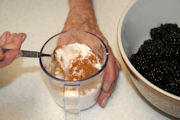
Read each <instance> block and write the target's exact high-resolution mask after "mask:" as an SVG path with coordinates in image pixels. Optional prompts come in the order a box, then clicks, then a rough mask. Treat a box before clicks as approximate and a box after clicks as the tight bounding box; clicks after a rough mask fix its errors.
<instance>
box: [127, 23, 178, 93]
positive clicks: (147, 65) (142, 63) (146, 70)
mask: <svg viewBox="0 0 180 120" xmlns="http://www.w3.org/2000/svg"><path fill="white" fill-rule="evenodd" d="M150 36H151V38H150V39H148V40H145V41H144V43H143V44H142V45H141V46H140V48H139V50H138V51H137V53H135V54H133V55H132V56H131V57H130V61H131V63H132V65H133V66H134V67H135V68H136V69H137V70H138V71H139V72H140V73H141V74H142V75H143V76H144V77H145V78H146V79H147V80H149V81H150V82H152V83H153V84H154V85H156V86H158V87H160V88H161V89H164V90H165V91H168V92H170V93H172V94H174V95H177V96H180V62H179V61H180V28H179V27H178V25H177V24H171V23H167V24H161V25H160V26H159V27H156V28H152V29H151V30H150Z"/></svg>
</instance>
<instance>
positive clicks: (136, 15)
mask: <svg viewBox="0 0 180 120" xmlns="http://www.w3.org/2000/svg"><path fill="white" fill-rule="evenodd" d="M161 23H177V24H178V25H179V27H180V0H136V1H135V2H133V3H132V5H130V6H129V8H127V10H126V11H125V12H124V14H123V16H121V19H120V22H119V26H118V45H119V50H120V55H121V58H122V60H123V62H124V64H125V66H126V68H127V69H128V71H129V73H130V76H131V78H132V81H133V83H134V84H135V86H136V87H137V89H138V90H139V92H140V93H141V94H142V95H143V96H144V97H145V99H147V100H148V101H149V102H150V103H151V104H152V105H154V106H155V107H157V108H158V109H160V110H162V111H164V112H165V113H167V114H169V115H172V116H174V117H176V118H180V97H178V96H175V95H173V94H171V93H168V92H166V91H164V90H162V89H160V88H158V87H156V86H155V85H153V84H152V83H151V82H149V81H148V80H147V79H146V78H144V77H143V76H142V75H141V74H140V73H139V72H138V71H137V70H136V69H135V68H134V67H133V65H132V64H131V62H130V61H129V59H128V58H129V57H130V56H131V55H132V54H133V53H136V52H137V51H138V48H139V47H140V45H141V44H142V43H143V41H144V40H147V39H148V38H150V35H149V33H150V29H151V28H154V27H157V26H158V25H160V24H161Z"/></svg>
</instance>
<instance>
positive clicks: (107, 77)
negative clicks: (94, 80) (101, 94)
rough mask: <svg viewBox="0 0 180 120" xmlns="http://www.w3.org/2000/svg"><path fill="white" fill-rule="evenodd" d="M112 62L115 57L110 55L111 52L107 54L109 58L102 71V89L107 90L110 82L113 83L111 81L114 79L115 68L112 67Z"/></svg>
mask: <svg viewBox="0 0 180 120" xmlns="http://www.w3.org/2000/svg"><path fill="white" fill-rule="evenodd" d="M114 62H115V59H114V57H113V55H112V53H110V54H109V60H108V63H107V66H106V69H105V73H104V84H103V87H102V88H103V90H104V91H106V92H107V91H108V90H109V89H110V87H111V84H112V83H113V81H114V80H115V77H116V76H115V74H116V73H115V68H114Z"/></svg>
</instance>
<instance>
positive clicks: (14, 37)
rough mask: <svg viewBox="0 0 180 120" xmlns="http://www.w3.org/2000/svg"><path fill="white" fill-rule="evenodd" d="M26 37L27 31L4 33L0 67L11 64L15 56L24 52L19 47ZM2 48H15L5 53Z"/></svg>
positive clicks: (0, 46) (0, 39)
mask: <svg viewBox="0 0 180 120" xmlns="http://www.w3.org/2000/svg"><path fill="white" fill-rule="evenodd" d="M25 38H26V34H25V33H13V34H10V33H9V32H4V33H3V35H2V36H1V37H0V68H1V67H4V66H7V65H9V64H10V63H12V61H13V60H14V59H15V58H17V57H18V56H20V55H21V54H22V53H21V51H20V50H19V49H20V47H21V45H22V43H23V42H24V40H25ZM1 48H10V49H13V50H10V51H7V52H5V53H3V51H2V50H1Z"/></svg>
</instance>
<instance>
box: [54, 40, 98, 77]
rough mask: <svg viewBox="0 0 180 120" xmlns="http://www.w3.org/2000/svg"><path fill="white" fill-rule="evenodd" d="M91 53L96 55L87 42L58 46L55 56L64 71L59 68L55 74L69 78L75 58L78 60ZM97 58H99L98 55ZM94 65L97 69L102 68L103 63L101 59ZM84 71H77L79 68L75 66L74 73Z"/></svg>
mask: <svg viewBox="0 0 180 120" xmlns="http://www.w3.org/2000/svg"><path fill="white" fill-rule="evenodd" d="M90 55H94V54H93V53H92V52H91V50H90V48H89V47H88V46H86V45H85V44H79V43H74V44H69V45H64V46H61V47H60V48H57V49H56V50H55V58H56V60H57V62H58V63H59V64H60V66H61V69H62V70H63V72H60V71H58V70H57V71H56V72H55V76H56V77H57V78H60V79H65V80H68V76H69V74H70V73H69V69H70V68H71V67H72V63H73V62H74V61H75V60H77V58H78V59H80V60H83V59H86V58H88V57H89V56H90ZM94 56H95V55H94ZM96 59H97V60H98V58H97V57H96ZM94 67H95V68H97V69H100V68H101V64H100V63H99V60H98V62H97V63H96V64H94ZM82 72H83V69H82V70H81V71H78V72H77V68H74V69H73V73H72V74H76V75H81V74H82ZM74 80H76V79H74Z"/></svg>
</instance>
